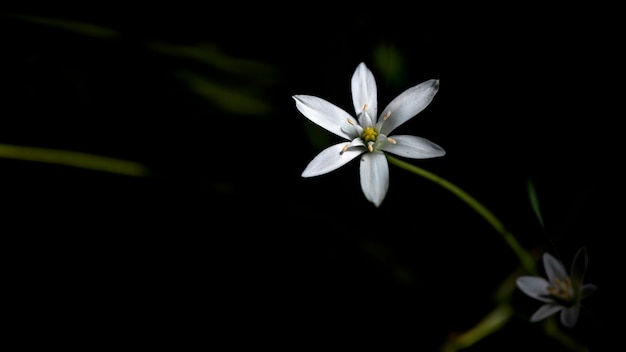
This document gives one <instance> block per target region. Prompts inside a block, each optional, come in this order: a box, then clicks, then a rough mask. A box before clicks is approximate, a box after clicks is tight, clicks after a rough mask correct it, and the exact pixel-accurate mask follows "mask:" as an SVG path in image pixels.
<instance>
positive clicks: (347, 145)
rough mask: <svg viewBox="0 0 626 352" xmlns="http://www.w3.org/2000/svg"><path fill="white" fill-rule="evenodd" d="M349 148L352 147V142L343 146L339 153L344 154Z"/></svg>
mask: <svg viewBox="0 0 626 352" xmlns="http://www.w3.org/2000/svg"><path fill="white" fill-rule="evenodd" d="M348 148H350V143H346V145H344V146H343V148H341V151H340V152H339V155H342V154H343V153H345V151H346V150H348Z"/></svg>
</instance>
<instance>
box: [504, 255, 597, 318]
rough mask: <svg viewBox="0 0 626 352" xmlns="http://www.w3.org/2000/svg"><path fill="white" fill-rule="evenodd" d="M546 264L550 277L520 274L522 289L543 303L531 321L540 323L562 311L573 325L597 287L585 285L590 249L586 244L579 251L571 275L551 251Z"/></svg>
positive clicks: (546, 256)
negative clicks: (583, 304)
mask: <svg viewBox="0 0 626 352" xmlns="http://www.w3.org/2000/svg"><path fill="white" fill-rule="evenodd" d="M543 265H544V269H545V272H546V275H547V277H548V279H547V280H546V279H544V278H543V277H539V276H521V277H519V278H517V281H516V284H517V287H518V288H519V289H520V290H522V292H524V293H525V294H527V295H528V296H530V297H532V298H534V299H536V300H539V301H542V302H544V305H542V306H541V307H539V309H538V310H537V311H536V312H535V313H534V314H533V315H532V316H531V318H530V321H531V322H537V321H540V320H543V319H545V318H547V317H548V316H550V315H553V314H556V313H558V312H561V323H562V324H563V326H565V327H570V328H571V327H573V326H574V325H575V324H576V322H577V321H578V316H579V315H580V308H581V303H580V301H581V300H582V299H583V298H585V297H587V296H589V295H590V294H591V293H593V292H594V291H595V290H596V288H597V287H596V285H594V284H583V279H584V276H585V271H586V270H587V250H586V248H585V247H583V248H581V249H579V250H578V252H576V255H575V256H574V260H573V261H572V267H571V271H570V275H568V274H567V271H566V270H565V267H564V266H563V264H562V263H561V262H560V261H558V260H556V259H555V258H554V257H553V256H552V255H550V254H549V253H544V255H543Z"/></svg>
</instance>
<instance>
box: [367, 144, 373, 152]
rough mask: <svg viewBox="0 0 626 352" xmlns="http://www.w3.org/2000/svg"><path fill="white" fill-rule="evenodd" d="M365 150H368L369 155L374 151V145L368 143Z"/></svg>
mask: <svg viewBox="0 0 626 352" xmlns="http://www.w3.org/2000/svg"><path fill="white" fill-rule="evenodd" d="M367 150H369V151H370V153H371V152H373V151H374V143H368V144H367Z"/></svg>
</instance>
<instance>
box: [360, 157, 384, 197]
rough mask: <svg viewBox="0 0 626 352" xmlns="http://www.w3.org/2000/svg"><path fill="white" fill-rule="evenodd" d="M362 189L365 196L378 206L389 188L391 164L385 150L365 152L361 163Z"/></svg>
mask: <svg viewBox="0 0 626 352" xmlns="http://www.w3.org/2000/svg"><path fill="white" fill-rule="evenodd" d="M360 170H361V171H360V173H361V189H362V190H363V194H365V198H367V200H369V201H370V202H372V203H374V205H376V206H377V207H378V206H380V204H381V203H382V202H383V199H385V195H386V194H387V189H389V164H387V158H385V154H384V153H383V152H372V153H365V154H363V156H361V164H360Z"/></svg>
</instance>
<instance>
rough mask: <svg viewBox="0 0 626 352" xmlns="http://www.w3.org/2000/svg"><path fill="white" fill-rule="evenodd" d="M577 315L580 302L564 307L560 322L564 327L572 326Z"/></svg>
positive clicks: (576, 319)
mask: <svg viewBox="0 0 626 352" xmlns="http://www.w3.org/2000/svg"><path fill="white" fill-rule="evenodd" d="M578 315H580V304H576V305H573V306H571V307H568V308H564V309H563V311H562V312H561V324H563V326H565V327H566V328H571V327H574V325H576V322H577V321H578Z"/></svg>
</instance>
